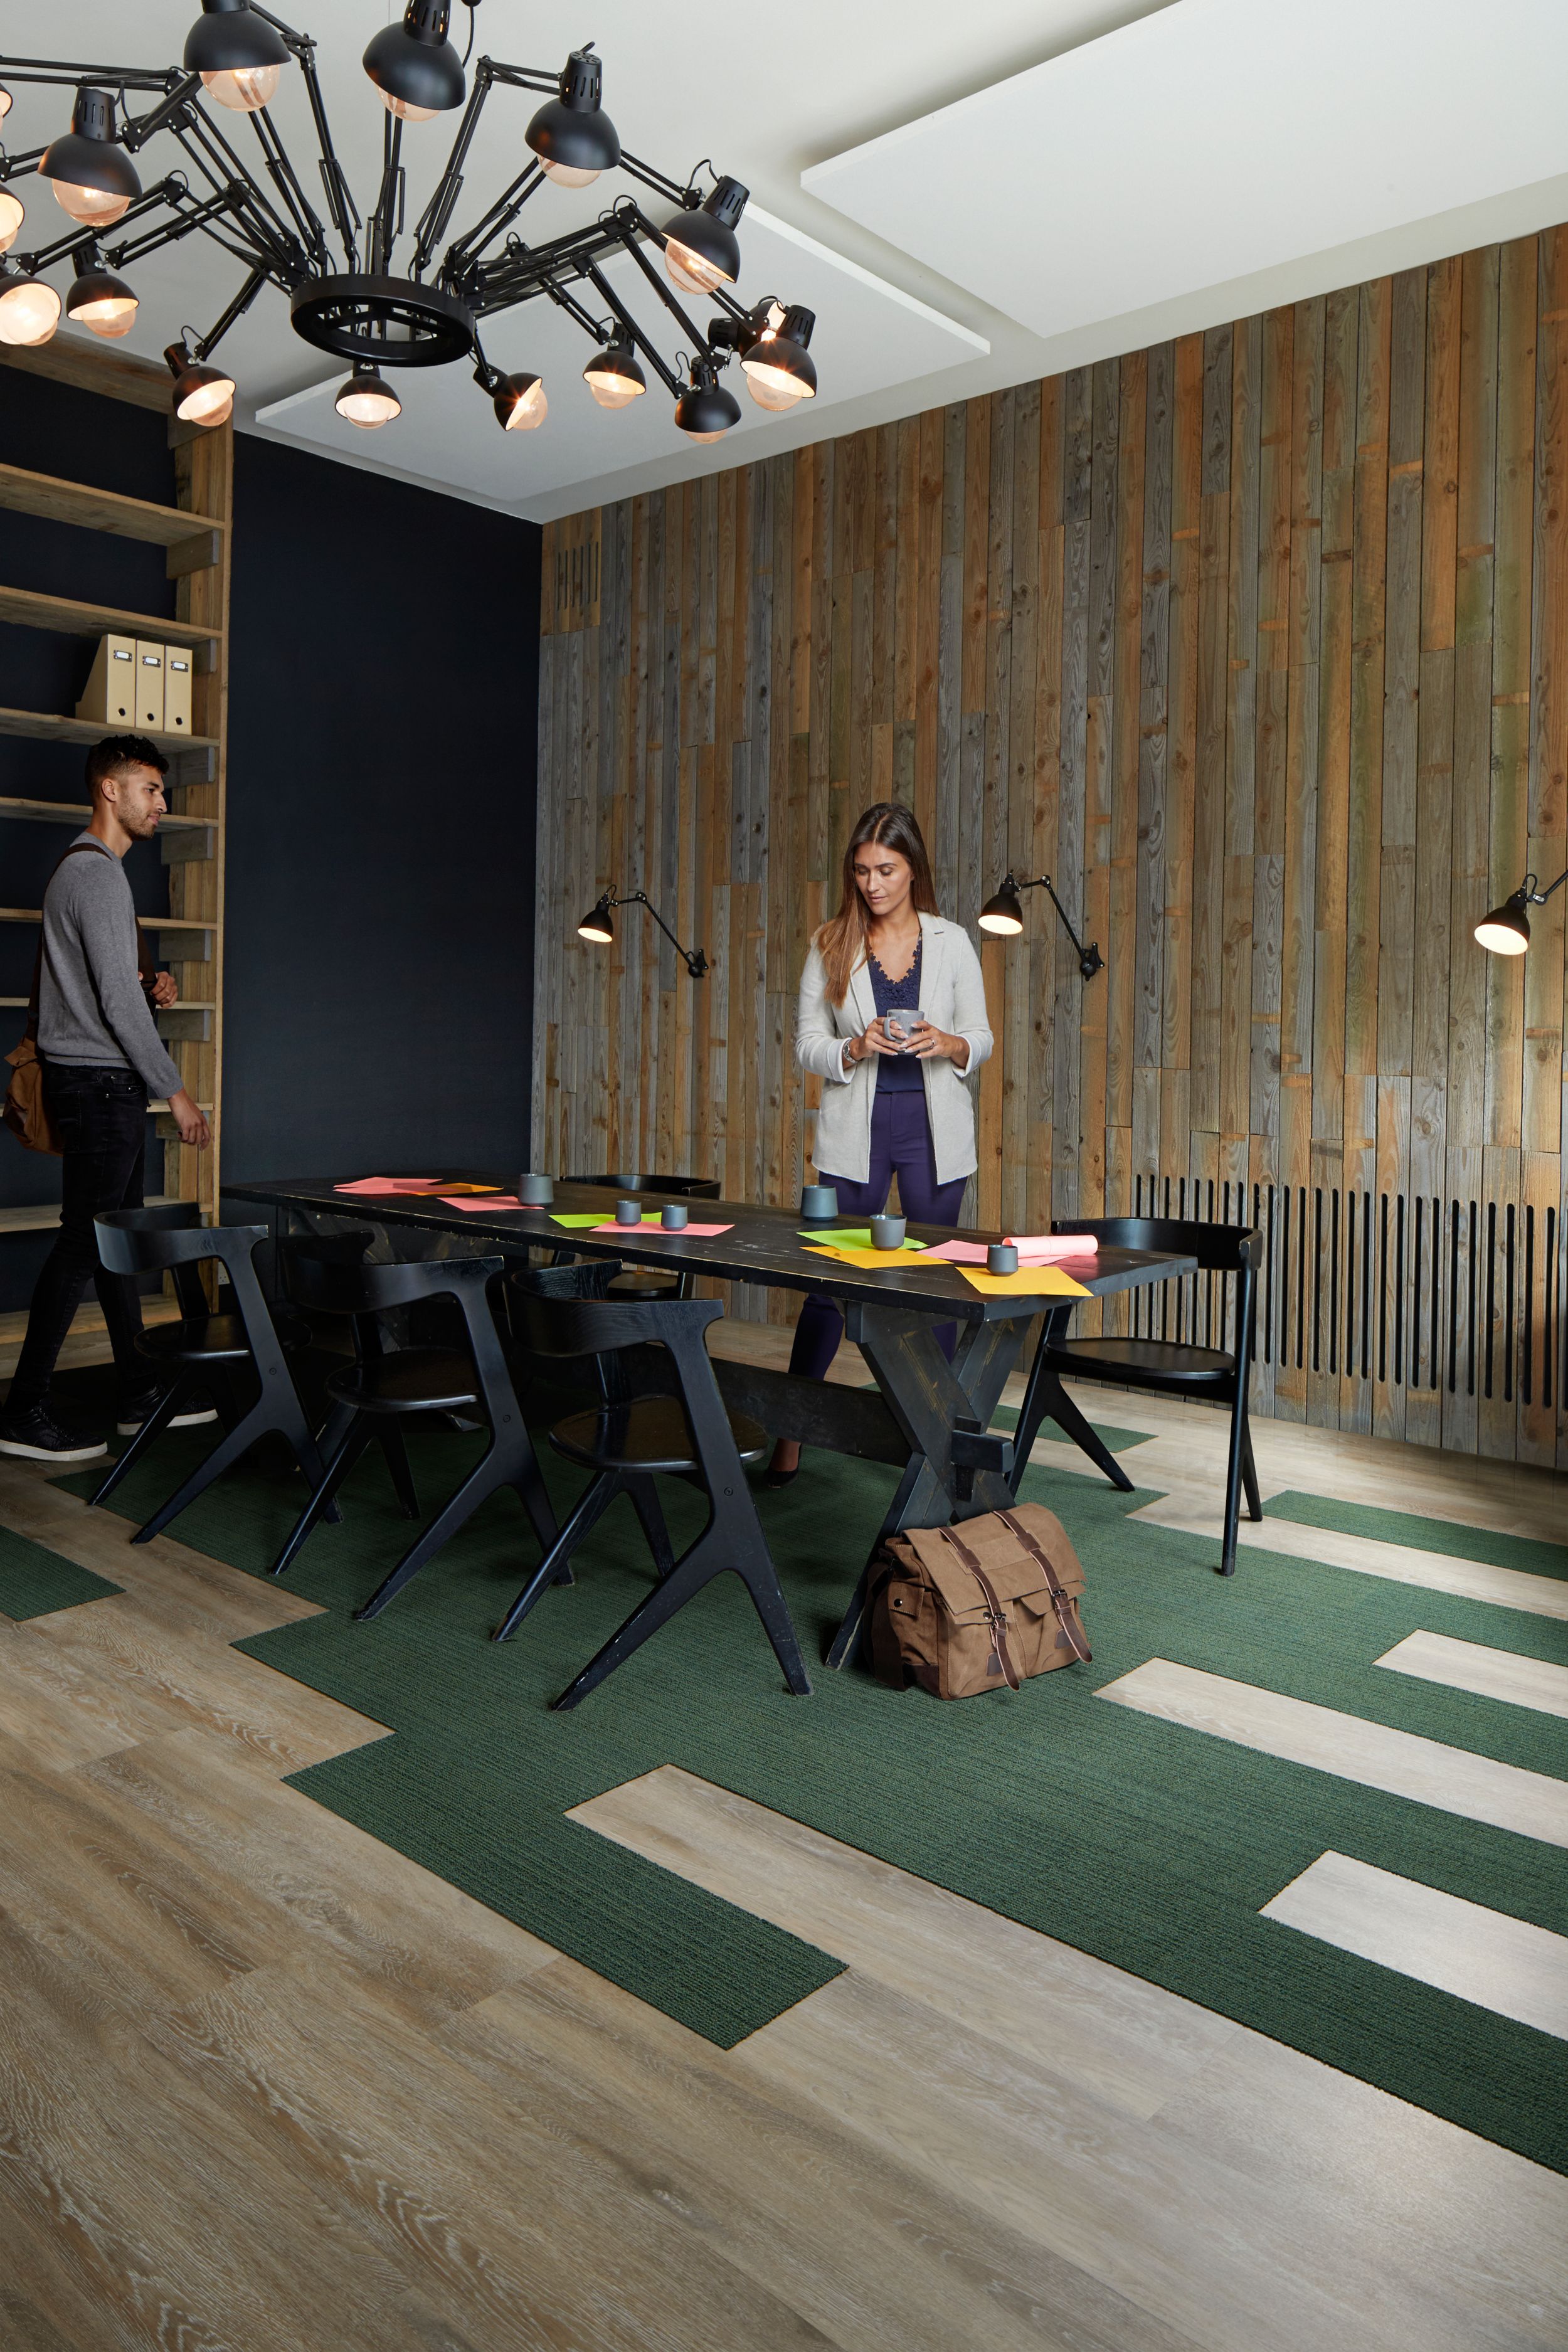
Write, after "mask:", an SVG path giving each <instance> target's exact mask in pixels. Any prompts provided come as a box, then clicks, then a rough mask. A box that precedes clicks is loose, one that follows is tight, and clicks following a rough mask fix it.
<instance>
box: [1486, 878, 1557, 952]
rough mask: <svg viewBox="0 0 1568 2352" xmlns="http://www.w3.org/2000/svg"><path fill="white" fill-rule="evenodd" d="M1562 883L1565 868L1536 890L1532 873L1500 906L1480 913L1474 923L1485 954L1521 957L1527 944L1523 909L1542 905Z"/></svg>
mask: <svg viewBox="0 0 1568 2352" xmlns="http://www.w3.org/2000/svg"><path fill="white" fill-rule="evenodd" d="M1564 882H1568V868H1564V870H1563V872H1562V873H1561V874H1560V875H1559V876H1558V877H1557V879H1556V881H1555V882H1553V883H1551V884H1550V885H1549V886H1548V887H1547V888H1546V889H1544V890H1538V889H1537V888H1536V887H1535V877H1534V875H1533V874H1527V875H1526V876H1525V877H1524V879H1523V881H1522V882H1521V884H1520V886H1519V887H1518V889H1517V890H1516V891H1515V892H1514V894H1513V896H1512V898H1505V899H1504V900H1503V902H1502V905H1501V906H1500V907H1494V908H1492V910H1491V913H1490V914H1489V915H1483V916H1482V918H1481V919H1480V921H1479V923H1478V924H1477V925H1476V937H1477V939H1478V940H1479V941H1480V943H1481V945H1482V947H1484V948H1485V949H1486V950H1487V952H1488V954H1489V955H1507V956H1521V955H1522V954H1523V953H1524V951H1525V950H1526V948H1527V947H1528V946H1529V945H1530V917H1529V916H1528V915H1527V914H1526V913H1525V911H1524V910H1525V908H1527V907H1544V906H1545V904H1546V901H1547V900H1548V898H1551V896H1552V891H1553V890H1561V889H1562V887H1563V884H1564Z"/></svg>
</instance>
